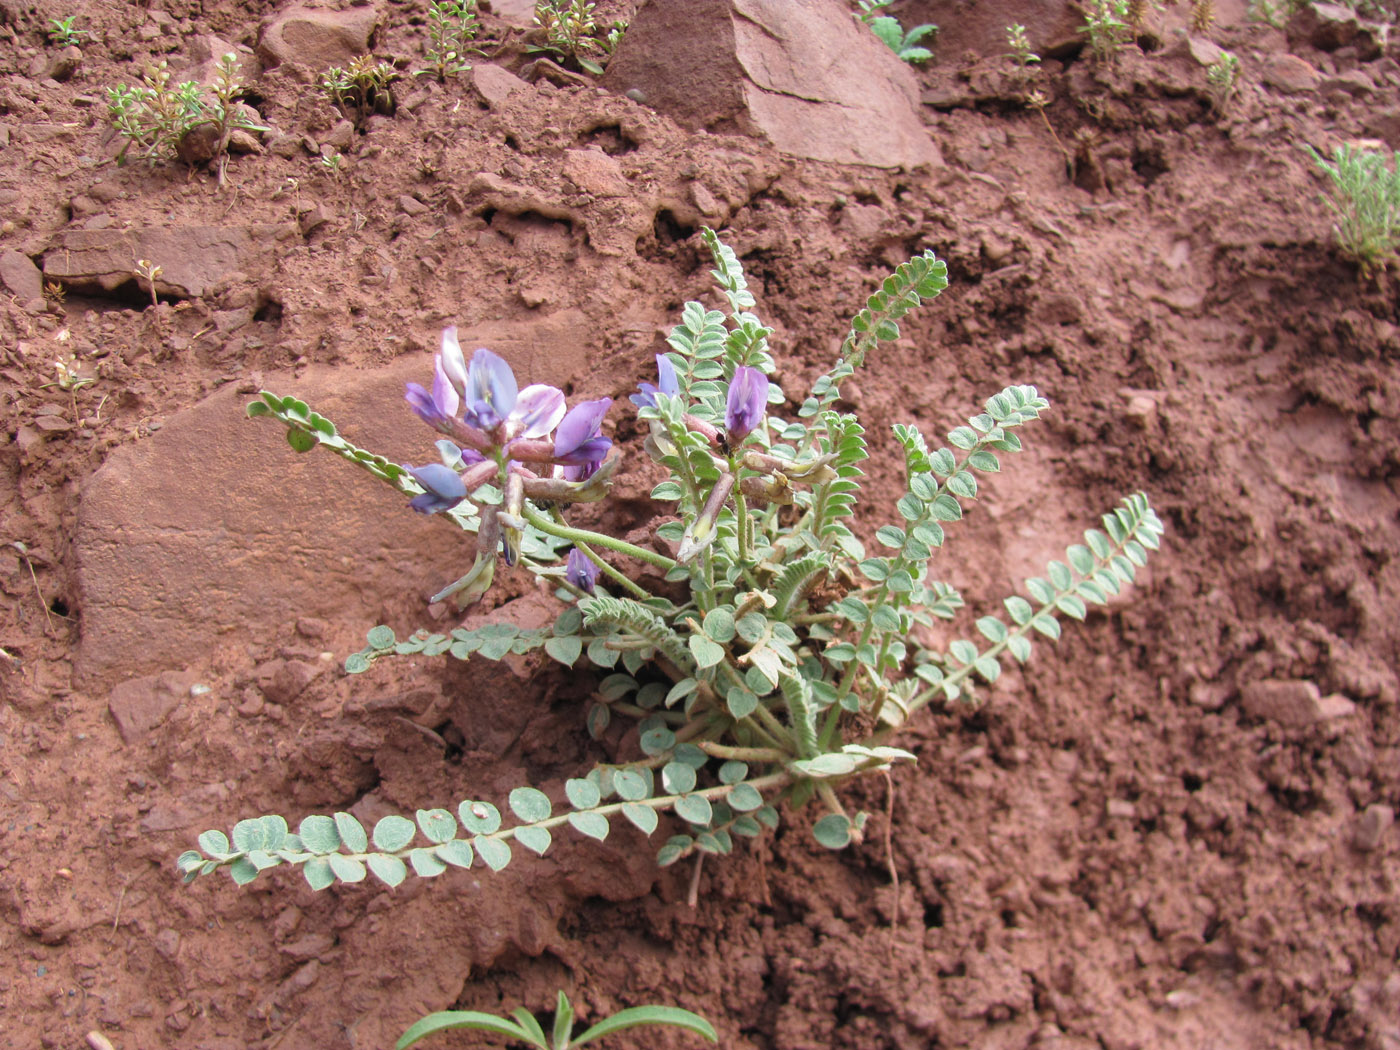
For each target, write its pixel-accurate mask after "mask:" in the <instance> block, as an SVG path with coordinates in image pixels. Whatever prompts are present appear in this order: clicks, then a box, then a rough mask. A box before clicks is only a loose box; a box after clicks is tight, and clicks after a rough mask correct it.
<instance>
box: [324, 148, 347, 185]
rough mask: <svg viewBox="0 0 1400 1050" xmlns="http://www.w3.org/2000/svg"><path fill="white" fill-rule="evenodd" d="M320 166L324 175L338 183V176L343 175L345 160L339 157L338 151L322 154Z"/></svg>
mask: <svg viewBox="0 0 1400 1050" xmlns="http://www.w3.org/2000/svg"><path fill="white" fill-rule="evenodd" d="M320 165H321V168H322V169H323V170H324V171H325V172H326V174H327V175H329V176H330V177H331V178H333V179H335V180H336V181H337V182H339V181H340V176H341V175H343V174H344V173H345V158H344V157H343V156H341V154H340V151H339V150H331V152H329V153H326V154H322V156H321V160H320Z"/></svg>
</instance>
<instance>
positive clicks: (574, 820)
mask: <svg viewBox="0 0 1400 1050" xmlns="http://www.w3.org/2000/svg"><path fill="white" fill-rule="evenodd" d="M569 824H570V825H571V826H572V827H573V829H574V830H575V831H577V832H578V833H579V834H581V835H587V836H588V837H589V838H592V839H597V840H598V841H599V842H602V841H603V840H604V839H606V838H607V837H608V818H607V817H605V816H603V815H602V814H601V813H591V812H586V813H570V814H569Z"/></svg>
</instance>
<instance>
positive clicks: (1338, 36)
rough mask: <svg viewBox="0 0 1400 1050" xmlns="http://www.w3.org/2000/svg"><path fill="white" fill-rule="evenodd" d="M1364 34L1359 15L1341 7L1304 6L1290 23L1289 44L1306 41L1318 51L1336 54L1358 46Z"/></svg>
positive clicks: (1315, 4) (1319, 4) (1333, 5)
mask: <svg viewBox="0 0 1400 1050" xmlns="http://www.w3.org/2000/svg"><path fill="white" fill-rule="evenodd" d="M1360 32H1361V20H1360V19H1359V18H1357V17H1356V12H1355V11H1353V10H1352V9H1351V8H1349V7H1344V6H1343V5H1341V4H1326V3H1311V4H1301V5H1299V8H1298V13H1297V14H1296V15H1294V16H1293V18H1292V19H1290V20H1289V23H1288V36H1289V39H1290V40H1306V41H1307V42H1308V43H1309V44H1311V45H1312V46H1313V47H1315V48H1317V49H1318V50H1319V51H1336V50H1337V49H1338V48H1339V47H1346V46H1347V45H1348V44H1351V43H1353V42H1355V40H1356V37H1357V35H1358V34H1359V33H1360Z"/></svg>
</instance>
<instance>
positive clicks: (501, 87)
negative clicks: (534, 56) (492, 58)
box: [471, 62, 530, 109]
mask: <svg viewBox="0 0 1400 1050" xmlns="http://www.w3.org/2000/svg"><path fill="white" fill-rule="evenodd" d="M471 75H472V85H473V86H474V87H475V88H476V90H477V92H478V93H479V94H480V95H481V97H482V98H483V99H484V100H485V101H486V104H487V105H488V106H490V107H491V108H492V109H498V108H500V106H501V104H502V103H504V102H505V101H506V99H508V98H510V96H511V95H514V94H515V93H516V92H517V91H528V90H529V89H530V85H529V84H528V83H527V82H526V81H524V80H521V79H520V78H519V77H518V76H516V75H515V74H514V73H512V72H510V71H509V70H506V69H502V68H501V67H500V66H493V65H491V64H490V63H489V62H483V63H481V64H480V65H475V66H472V74H471Z"/></svg>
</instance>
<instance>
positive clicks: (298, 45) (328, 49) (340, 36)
mask: <svg viewBox="0 0 1400 1050" xmlns="http://www.w3.org/2000/svg"><path fill="white" fill-rule="evenodd" d="M378 25H379V11H378V10H377V9H376V8H375V7H373V6H368V5H367V6H365V7H352V8H350V9H349V10H346V11H327V10H324V9H323V8H311V7H292V8H288V9H287V10H285V11H283V12H281V13H279V14H277V15H274V16H273V17H272V18H270V19H268V20H267V21H265V22H264V23H263V24H262V30H261V32H260V33H259V34H258V46H257V55H258V57H259V58H260V59H262V61H263V63H264V65H266V66H267V67H269V68H272V67H274V66H280V65H281V64H282V63H283V62H296V63H298V64H299V65H303V66H306V67H308V68H309V69H314V70H316V71H318V72H319V71H321V70H324V69H327V68H329V67H330V66H344V65H347V64H348V63H349V62H350V61H351V60H352V59H354V58H355V57H357V56H359V55H363V54H365V52H367V51H368V50H369V43H370V38H371V37H372V36H373V35H374V30H375V29H376V27H378Z"/></svg>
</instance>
